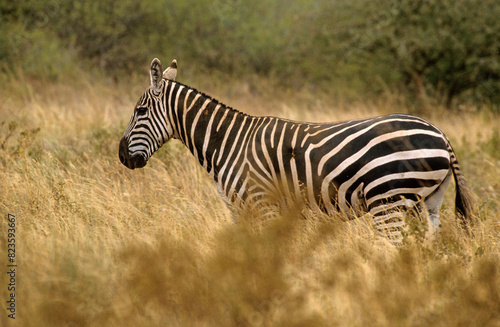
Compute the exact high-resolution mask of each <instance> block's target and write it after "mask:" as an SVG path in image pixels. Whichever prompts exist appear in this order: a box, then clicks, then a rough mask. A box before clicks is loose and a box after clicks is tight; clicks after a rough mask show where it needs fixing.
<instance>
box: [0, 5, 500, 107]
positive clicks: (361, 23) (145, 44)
mask: <svg viewBox="0 0 500 327" xmlns="http://www.w3.org/2000/svg"><path fill="white" fill-rule="evenodd" d="M499 17H500V5H499V3H498V1H497V0H481V1H478V0H460V1H457V0H417V1H410V0H406V1H399V0H354V1H353V0H336V1H330V0H319V1H310V0H262V1H253V0H215V1H212V0H211V1H206V0H201V1H200V0H145V1H134V0H105V1H84V0H19V1H7V0H2V1H1V2H0V31H1V33H0V71H1V72H2V74H3V75H5V74H7V75H9V76H12V74H13V73H15V72H16V71H19V70H22V71H23V73H25V74H28V75H30V76H35V77H43V78H50V79H60V78H61V77H62V76H69V77H70V78H75V77H77V76H78V74H80V73H81V72H82V71H91V72H92V73H95V72H105V73H106V74H112V75H113V76H115V77H116V78H122V77H124V76H134V74H136V73H137V72H140V73H141V74H142V73H143V72H144V70H145V68H147V63H149V62H150V60H151V59H152V58H153V57H155V56H156V57H160V58H162V59H163V60H164V61H166V62H168V60H171V59H173V58H176V59H178V60H179V64H180V65H181V66H182V68H183V74H184V76H186V75H187V76H189V75H191V76H192V75H195V74H198V73H200V72H203V73H206V72H208V73H212V72H216V73H217V76H220V77H222V78H226V77H227V78H240V79H245V78H248V77H250V76H255V75H258V76H262V77H265V78H268V79H270V80H272V81H274V82H275V83H276V85H280V86H284V87H287V88H291V89H293V90H302V89H304V88H305V89H306V90H313V91H315V92H317V91H319V92H321V91H325V92H329V93H331V94H332V95H333V96H339V97H342V98H344V99H346V100H357V99H361V98H363V99H366V98H370V97H372V98H373V97H379V96H381V95H387V94H398V95H403V97H404V99H405V102H407V103H406V104H407V105H408V104H410V105H412V104H416V105H419V106H420V105H444V106H445V107H447V108H452V109H457V108H458V109H459V108H462V107H465V106H461V105H467V107H468V108H470V107H471V106H470V105H472V107H474V108H478V107H484V106H485V105H486V106H488V107H489V108H491V109H493V110H495V111H498V110H499V109H498V108H499V105H500V92H499V90H500V60H499V58H500V19H499ZM4 78H5V77H4Z"/></svg>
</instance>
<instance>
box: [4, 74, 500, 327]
mask: <svg viewBox="0 0 500 327" xmlns="http://www.w3.org/2000/svg"><path fill="white" fill-rule="evenodd" d="M146 82H147V80H145V83H146ZM138 84H140V83H137V84H136V83H132V82H111V81H107V82H106V81H101V80H92V78H89V77H84V78H82V79H80V80H74V81H72V82H71V83H62V82H60V83H55V82H40V81H31V80H29V79H28V78H23V77H21V78H20V80H18V81H15V82H13V81H10V83H8V84H6V85H7V86H6V87H4V88H2V89H1V90H0V98H1V99H2V101H0V123H3V125H2V126H1V130H0V147H1V148H0V166H1V169H0V180H1V183H0V214H1V216H2V219H1V229H0V230H1V232H0V249H1V251H0V254H1V255H0V258H1V259H0V262H2V264H3V265H4V267H5V266H6V265H7V253H6V242H7V235H6V229H7V221H6V217H7V214H8V213H11V214H15V215H16V218H17V235H16V250H17V252H16V255H17V257H16V259H17V263H18V268H17V269H18V271H17V289H16V292H17V295H16V299H17V313H16V320H15V321H12V320H11V319H9V318H8V317H7V314H8V312H7V311H5V310H3V311H2V312H0V324H1V325H2V326H7V325H12V326H14V325H16V326H431V325H432V326H500V221H499V214H498V213H497V211H498V210H499V209H500V204H499V200H500V197H499V193H500V168H499V166H500V165H499V162H500V155H499V145H500V139H499V132H500V117H498V116H494V115H492V114H489V113H487V112H482V113H470V112H469V113H460V114H449V113H443V112H441V111H438V112H435V113H432V114H430V115H428V118H429V119H430V120H431V121H432V122H433V123H435V124H436V125H437V126H439V127H440V128H442V129H443V130H444V131H445V133H446V134H447V135H448V136H449V137H450V139H451V140H452V143H453V145H454V147H455V149H456V151H457V153H458V156H459V159H460V162H461V165H462V167H463V169H464V171H465V175H466V177H467V178H468V180H469V182H470V184H471V186H472V188H473V189H474V191H475V192H476V194H477V195H478V198H479V210H478V213H477V217H476V219H475V224H474V225H473V226H472V227H471V231H470V232H471V233H470V235H469V234H467V233H466V232H465V231H464V230H462V229H460V228H459V227H458V226H457V223H456V220H455V217H454V214H453V198H454V190H453V187H451V188H450V190H449V191H448V193H447V196H446V200H445V205H444V206H443V209H442V211H441V217H442V224H443V231H442V234H441V236H440V238H439V239H437V240H435V241H434V242H431V241H428V240H425V239H423V238H422V236H421V235H422V232H423V231H422V230H421V228H420V227H419V226H413V227H412V228H410V229H409V231H408V238H407V241H406V242H405V244H404V245H402V246H401V247H399V248H396V247H394V246H392V245H390V244H389V243H388V242H386V241H385V240H383V239H380V238H378V237H376V236H375V233H374V231H373V228H372V226H371V223H370V220H369V219H368V218H366V217H365V218H361V219H358V220H355V221H352V222H348V223H345V222H341V218H342V217H328V216H325V215H318V214H315V213H308V214H307V215H306V216H307V217H308V219H302V218H301V217H297V215H296V214H295V213H293V212H285V213H283V214H282V215H281V216H279V217H276V218H275V219H274V220H272V221H269V222H267V223H266V224H264V225H258V224H253V223H252V221H253V220H252V218H253V217H247V216H242V217H241V219H240V223H238V224H234V223H233V222H232V219H231V216H230V213H229V211H228V210H227V208H226V207H225V205H224V203H223V201H222V200H221V199H220V198H219V196H218V194H217V192H216V190H215V186H214V184H213V182H212V181H211V180H210V178H209V176H208V174H206V173H205V172H204V171H203V170H202V168H201V167H198V165H197V164H196V163H195V162H194V159H193V158H192V156H191V155H190V154H189V152H188V151H187V150H186V149H184V147H183V146H182V145H181V144H180V143H179V142H176V141H172V142H170V143H169V144H167V145H165V146H164V148H163V149H161V150H160V151H159V152H158V153H157V154H155V156H154V157H153V159H152V160H151V161H150V162H149V163H148V165H147V166H146V167H145V168H144V169H141V170H134V171H130V170H128V169H127V168H125V167H123V166H122V165H121V164H120V162H119V160H118V159H117V149H118V142H119V139H120V137H121V134H122V132H123V130H124V129H125V126H126V124H127V123H128V120H129V117H130V114H131V110H132V107H133V104H134V103H135V101H136V99H137V98H138V97H139V95H140V94H141V92H142V91H143V89H142V88H143V86H144V87H145V86H146V84H143V85H141V86H137V85H138ZM194 86H198V85H194ZM198 88H199V89H203V90H206V91H207V92H209V93H211V94H213V95H215V96H216V97H218V98H219V99H220V100H222V101H224V102H227V103H228V104H231V105H233V106H235V107H237V108H239V109H240V110H243V111H246V112H248V113H255V114H263V113H271V114H273V115H276V116H286V117H288V118H292V119H299V120H309V121H327V120H341V119H351V118H358V117H363V116H368V115H375V114H379V113H387V112H395V111H401V110H400V109H399V108H396V106H395V105H394V102H391V101H385V102H384V103H383V105H382V104H373V103H371V104H370V103H368V104H358V105H352V106H348V105H346V104H344V103H342V102H341V101H336V100H335V99H328V98H327V97H321V98H316V97H315V96H314V95H312V94H310V93H307V92H306V93H304V94H303V95H291V94H289V93H287V92H286V91H283V92H281V91H280V92H278V95H277V96H276V95H273V94H271V92H267V93H266V92H263V94H261V93H260V92H259V90H257V91H255V89H254V88H252V87H248V84H246V83H244V82H240V83H233V84H231V85H225V84H224V83H222V82H221V81H218V83H211V84H210V83H207V84H206V85H201V86H198ZM4 269H5V268H4ZM1 276H2V277H0V298H1V299H2V300H4V299H7V298H8V294H7V293H8V292H7V289H6V288H7V284H8V280H7V276H6V274H1ZM3 303H4V306H5V302H3Z"/></svg>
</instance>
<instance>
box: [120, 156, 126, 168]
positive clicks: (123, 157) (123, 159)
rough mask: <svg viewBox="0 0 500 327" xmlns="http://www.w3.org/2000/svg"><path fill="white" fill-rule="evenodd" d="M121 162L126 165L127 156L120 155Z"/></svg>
mask: <svg viewBox="0 0 500 327" xmlns="http://www.w3.org/2000/svg"><path fill="white" fill-rule="evenodd" d="M120 162H121V163H122V164H123V165H124V164H125V156H124V155H123V154H121V153H120Z"/></svg>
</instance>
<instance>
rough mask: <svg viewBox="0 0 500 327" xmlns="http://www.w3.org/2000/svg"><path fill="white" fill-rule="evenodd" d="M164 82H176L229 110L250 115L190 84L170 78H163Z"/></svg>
mask: <svg viewBox="0 0 500 327" xmlns="http://www.w3.org/2000/svg"><path fill="white" fill-rule="evenodd" d="M163 80H164V81H165V82H166V83H168V82H170V83H176V84H179V85H182V86H184V87H186V88H188V89H190V90H192V91H193V92H196V93H199V94H201V96H203V97H205V98H208V99H209V100H210V101H212V102H213V103H215V104H216V105H221V106H222V107H224V108H226V109H229V110H232V111H234V112H236V113H238V114H241V115H244V116H250V115H249V114H247V113H245V112H242V111H240V110H238V109H235V108H233V107H231V106H228V105H226V104H225V103H222V102H221V101H219V100H217V99H216V98H214V97H213V96H211V95H208V94H206V93H205V92H201V91H198V90H197V89H196V88H194V87H192V86H189V85H186V84H184V83H181V82H178V81H172V80H168V79H165V78H164V79H163Z"/></svg>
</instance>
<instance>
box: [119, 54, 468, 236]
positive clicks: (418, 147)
mask: <svg viewBox="0 0 500 327" xmlns="http://www.w3.org/2000/svg"><path fill="white" fill-rule="evenodd" d="M176 69H177V63H176V62H175V61H174V62H173V63H172V65H171V66H170V67H169V68H167V70H166V71H165V72H164V73H163V76H164V77H168V78H162V74H161V63H160V62H159V60H157V59H155V60H153V62H152V65H151V86H150V88H148V89H147V90H146V92H145V93H144V94H143V96H142V97H141V98H140V99H139V101H138V103H137V105H136V108H135V111H134V114H133V115H132V118H131V121H130V124H129V126H128V128H127V130H126V131H125V133H124V136H123V138H122V140H121V142H120V149H119V157H120V160H121V162H122V163H123V164H124V165H126V166H127V167H129V168H132V169H133V168H140V167H143V166H144V165H145V164H146V162H147V160H148V159H149V158H150V157H151V156H152V154H153V153H154V152H155V151H156V150H157V149H158V148H159V147H161V146H162V145H163V144H164V143H165V142H167V141H168V140H169V139H170V138H176V139H179V140H180V141H182V142H183V143H184V144H185V145H186V146H187V148H188V149H189V150H190V151H191V153H193V155H194V157H195V158H196V159H197V160H198V161H199V163H200V164H201V165H202V166H203V167H204V168H205V169H206V170H207V172H208V173H209V175H210V176H211V177H212V178H213V179H214V180H215V182H216V183H217V188H218V190H219V192H220V193H221V194H222V195H223V197H224V199H225V200H226V202H227V203H229V204H231V205H232V206H235V207H241V206H244V205H248V204H252V205H253V206H256V207H259V208H266V206H267V205H269V204H274V203H278V204H281V205H283V204H284V205H286V204H287V203H290V202H289V201H292V202H293V203H294V204H297V203H298V204H301V205H305V206H308V207H310V208H312V209H315V210H322V211H325V212H327V213H329V214H331V213H334V212H337V211H342V212H345V213H348V214H350V215H351V216H355V215H358V214H360V213H363V212H369V213H370V214H372V215H373V217H374V221H375V223H376V225H377V228H378V229H379V230H380V231H381V232H383V233H385V234H387V235H389V236H390V237H392V238H393V239H396V240H399V239H400V238H401V233H400V231H401V228H402V227H403V226H404V221H403V220H402V218H401V217H402V214H401V210H400V209H401V208H403V209H408V208H414V207H417V208H419V210H420V211H422V212H424V213H426V214H427V215H426V216H427V217H428V218H430V221H431V224H430V227H431V228H432V230H436V229H438V228H439V213H438V210H439V207H440V205H441V203H442V199H443V196H444V191H445V190H446V188H447V186H448V184H449V181H450V179H451V177H452V176H454V178H455V181H456V184H457V197H456V205H457V211H458V212H459V213H460V214H461V215H464V216H469V215H470V201H469V194H468V191H467V188H466V184H465V179H464V178H463V175H462V174H461V172H460V169H459V165H458V161H457V158H456V155H455V153H454V151H453V149H452V148H451V145H450V143H449V141H448V140H447V138H446V136H445V135H444V134H443V133H442V132H441V131H440V130H439V129H437V128H436V127H435V126H433V125H432V124H430V123H429V122H427V121H425V120H424V119H422V118H418V117H415V116H411V115H404V114H394V115H388V116H382V117H375V118H368V119H359V120H351V121H344V122H335V123H321V124H320V123H303V122H296V121H290V120H286V119H280V118H276V117H254V116H250V115H247V114H244V113H242V112H239V111H237V110H235V109H232V108H230V107H227V106H225V105H224V104H222V103H220V102H218V101H217V100H215V99H213V98H211V97H210V96H207V95H206V94H203V93H201V92H199V91H197V90H195V89H193V88H191V87H188V86H186V85H184V84H181V83H178V82H175V81H174V80H173V79H174V78H175V73H176ZM424 208H425V210H423V209H424Z"/></svg>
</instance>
